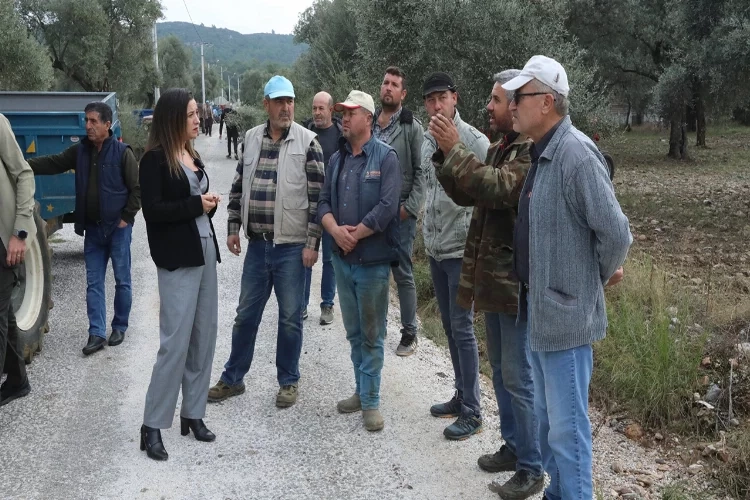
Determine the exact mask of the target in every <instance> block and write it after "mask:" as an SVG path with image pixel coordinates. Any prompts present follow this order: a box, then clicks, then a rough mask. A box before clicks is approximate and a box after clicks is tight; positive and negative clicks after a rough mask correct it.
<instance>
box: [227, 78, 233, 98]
mask: <svg viewBox="0 0 750 500" xmlns="http://www.w3.org/2000/svg"><path fill="white" fill-rule="evenodd" d="M227 84H228V85H227V87H229V88H228V89H227V90H228V92H229V97H227V100H228V101H229V104H231V103H232V77H231V75H230V74H229V73H227Z"/></svg>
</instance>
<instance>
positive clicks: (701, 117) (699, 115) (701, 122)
mask: <svg viewBox="0 0 750 500" xmlns="http://www.w3.org/2000/svg"><path fill="white" fill-rule="evenodd" d="M695 114H696V119H697V127H696V129H697V134H696V140H695V145H696V146H698V147H700V148H705V147H706V106H705V105H704V103H703V96H702V95H698V96H697V99H696V101H695Z"/></svg>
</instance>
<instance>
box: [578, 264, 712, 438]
mask: <svg viewBox="0 0 750 500" xmlns="http://www.w3.org/2000/svg"><path fill="white" fill-rule="evenodd" d="M693 300H694V299H692V298H691V297H690V296H689V295H687V294H686V293H685V292H683V291H681V290H680V289H679V288H678V286H677V285H676V284H675V283H672V282H670V281H668V280H667V275H666V273H665V272H664V271H662V270H660V269H658V268H657V267H656V265H654V264H653V263H652V261H651V259H650V258H648V257H645V256H632V257H631V258H630V259H629V260H628V262H627V264H626V268H625V280H624V281H623V282H622V283H620V284H619V285H618V286H616V287H613V288H611V289H609V290H608V316H609V329H608V333H607V337H606V338H605V339H604V340H603V341H601V342H598V343H596V344H595V345H594V349H595V351H594V352H595V358H594V359H595V369H594V374H593V379H592V389H593V391H594V394H595V396H596V397H599V398H603V399H605V400H607V399H609V398H612V399H614V400H616V401H617V402H618V403H621V404H623V405H624V406H625V407H626V408H627V409H628V410H629V411H630V413H631V416H632V417H633V418H635V419H637V420H639V421H640V422H642V423H644V424H646V425H650V426H659V427H660V426H666V425H668V424H675V423H684V422H685V420H684V419H685V418H686V417H688V416H689V415H690V408H691V405H692V393H693V390H694V389H695V386H696V383H697V379H698V370H699V366H700V361H701V356H702V354H703V352H704V348H705V344H706V334H705V333H703V332H702V331H701V329H699V328H695V327H693V326H691V325H693V324H694V318H695V315H696V312H695V311H696V309H695V307H694V304H693Z"/></svg>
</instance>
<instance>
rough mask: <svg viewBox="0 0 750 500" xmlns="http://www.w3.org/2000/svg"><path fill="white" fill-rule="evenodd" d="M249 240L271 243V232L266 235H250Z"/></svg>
mask: <svg viewBox="0 0 750 500" xmlns="http://www.w3.org/2000/svg"><path fill="white" fill-rule="evenodd" d="M250 239H251V240H256V239H257V240H263V241H273V232H268V233H250Z"/></svg>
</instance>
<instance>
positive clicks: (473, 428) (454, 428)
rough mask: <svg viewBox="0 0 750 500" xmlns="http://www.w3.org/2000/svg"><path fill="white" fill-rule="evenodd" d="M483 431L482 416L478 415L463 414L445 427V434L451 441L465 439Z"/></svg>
mask: <svg viewBox="0 0 750 500" xmlns="http://www.w3.org/2000/svg"><path fill="white" fill-rule="evenodd" d="M480 432H482V417H480V416H478V415H461V416H460V417H458V420H456V421H455V422H453V423H452V424H451V425H449V426H448V427H446V428H445V430H444V431H443V436H445V438H446V439H450V440H451V441H463V440H464V439H467V438H469V437H470V436H473V435H474V434H479V433H480Z"/></svg>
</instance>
